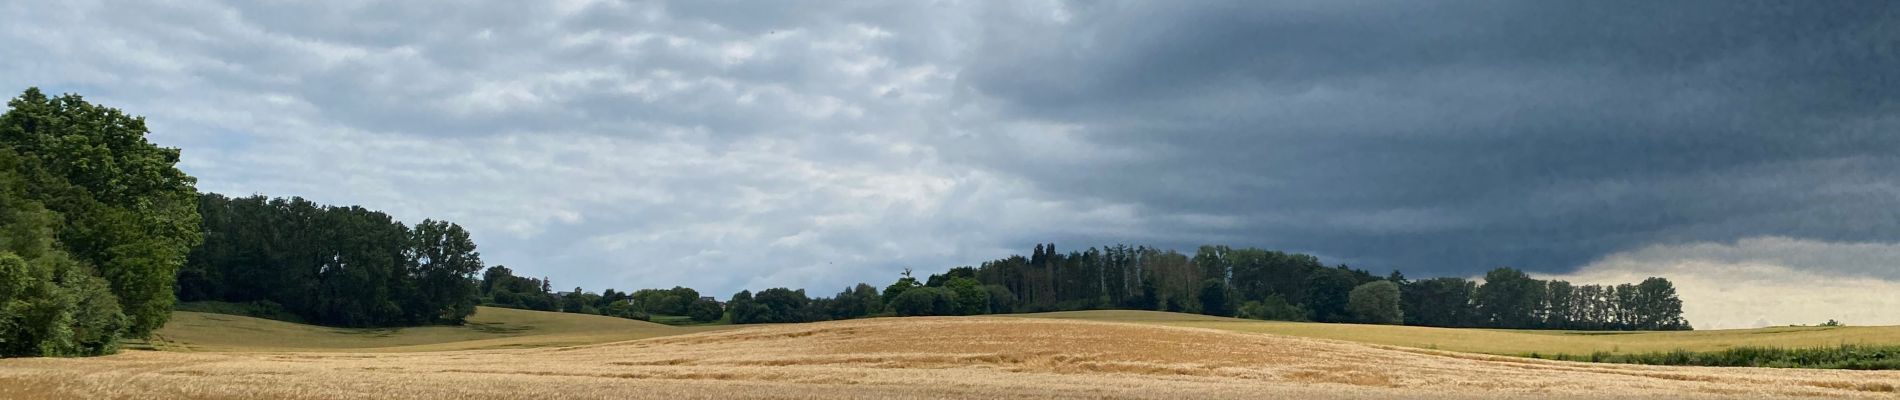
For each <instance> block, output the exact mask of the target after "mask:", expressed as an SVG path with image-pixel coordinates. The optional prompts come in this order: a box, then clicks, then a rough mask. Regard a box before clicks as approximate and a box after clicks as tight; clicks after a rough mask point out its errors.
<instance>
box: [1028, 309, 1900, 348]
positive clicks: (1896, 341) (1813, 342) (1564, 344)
mask: <svg viewBox="0 0 1900 400" xmlns="http://www.w3.org/2000/svg"><path fill="white" fill-rule="evenodd" d="M1015 316H1016V317H1024V318H1053V319H1077V320H1090V321H1114V322H1132V323H1142V324H1156V325H1168V326H1182V327H1195V328H1210V329H1219V330H1226V331H1235V332H1254V333H1270V334H1277V335H1288V336H1303V337H1312V338H1322V339H1336V340H1346V341H1354V342H1364V343H1374V344H1383V345H1393V346H1405V347H1417V348H1428V349H1440V350H1451V351H1461V352H1471V353H1486V354H1501V355H1528V354H1531V353H1538V354H1543V355H1550V354H1558V353H1565V354H1590V353H1594V352H1599V351H1601V352H1609V353H1613V354H1629V353H1652V352H1669V351H1675V350H1686V351H1693V352H1706V351H1719V350H1726V349H1729V348H1734V347H1780V348H1815V347H1838V346H1840V345H1843V344H1847V345H1875V346H1884V345H1900V326H1846V327H1770V328H1760V329H1725V330H1708V331H1675V332H1580V331H1541V330H1508V329H1459V328H1429V327H1418V326H1394V325H1358V324H1320V323H1310V322H1278V321H1256V320H1248V319H1237V318H1223V317H1211V316H1205V315H1195V314H1178V313H1167V312H1157V311H1126V310H1097V311H1070V312H1053V313H1039V314H1022V315H1015Z"/></svg>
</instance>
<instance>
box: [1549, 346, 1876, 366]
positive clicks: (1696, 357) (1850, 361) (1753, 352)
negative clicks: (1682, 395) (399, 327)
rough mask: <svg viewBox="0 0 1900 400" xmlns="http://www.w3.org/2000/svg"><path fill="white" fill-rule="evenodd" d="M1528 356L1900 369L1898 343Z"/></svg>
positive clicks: (1588, 360)
mask: <svg viewBox="0 0 1900 400" xmlns="http://www.w3.org/2000/svg"><path fill="white" fill-rule="evenodd" d="M1530 356H1531V357H1536V358H1549V359H1552V360H1565V361H1587V362H1604V363H1621V364H1646V365H1692V366H1705V367H1765V368H1826V369H1862V370H1891V369H1900V346H1868V345H1855V344H1843V345H1840V346H1838V347H1818V348H1781V347H1752V346H1750V347H1735V348H1730V349H1726V350H1721V351H1708V352H1692V351H1686V350H1676V351H1668V352H1650V353H1633V354H1618V353H1609V352H1596V353H1591V354H1587V355H1572V354H1556V355H1548V356H1547V355H1539V354H1531V355H1530Z"/></svg>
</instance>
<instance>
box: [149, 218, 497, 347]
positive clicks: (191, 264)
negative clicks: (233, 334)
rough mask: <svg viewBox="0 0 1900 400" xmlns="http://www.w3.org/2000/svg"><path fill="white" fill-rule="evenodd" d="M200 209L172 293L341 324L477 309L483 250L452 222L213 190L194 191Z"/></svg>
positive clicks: (438, 317)
mask: <svg viewBox="0 0 1900 400" xmlns="http://www.w3.org/2000/svg"><path fill="white" fill-rule="evenodd" d="M198 213H199V215H201V216H202V221H203V223H202V227H201V229H202V231H203V236H204V244H202V245H200V246H198V247H196V248H194V249H192V251H191V253H190V257H189V258H188V261H187V262H186V263H185V266H184V268H183V269H181V270H179V271H178V278H177V287H178V298H179V300H182V301H223V302H237V303H256V304H265V305H267V307H270V308H277V309H281V310H282V311H284V312H287V313H289V314H292V315H295V316H297V317H299V318H301V319H303V320H304V321H306V322H311V323H316V324H321V325H331V326H346V327H387V326H407V325H422V324H444V323H447V324H456V323H461V322H462V321H463V320H464V319H465V318H467V317H468V316H469V315H470V314H473V313H474V312H475V305H476V303H477V301H478V297H477V296H478V293H477V290H476V281H475V280H474V278H473V275H474V274H475V273H476V272H478V271H480V270H481V268H482V259H481V253H480V252H477V251H476V247H475V242H474V241H473V240H471V239H470V238H469V233H468V231H466V230H464V229H462V227H461V226H459V225H456V224H454V223H450V222H447V221H436V220H424V221H422V222H421V223H418V224H416V225H415V226H413V227H412V226H408V225H405V224H403V223H402V222H401V221H397V220H396V219H394V218H392V217H390V216H389V215H388V214H384V213H382V212H380V211H372V210H368V209H365V208H362V207H358V206H349V207H336V206H325V205H319V204H316V203H313V202H310V201H309V200H304V199H302V198H289V199H283V198H276V199H273V198H266V197H264V196H250V197H240V198H229V197H225V196H223V195H219V194H215V193H211V194H204V195H201V196H199V198H198Z"/></svg>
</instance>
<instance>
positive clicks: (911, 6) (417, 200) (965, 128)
mask: <svg viewBox="0 0 1900 400" xmlns="http://www.w3.org/2000/svg"><path fill="white" fill-rule="evenodd" d="M1889 4H1890V3H1882V2H1805V3H1792V2H1790V3H1764V2H1732V1H1725V2H1657V3H1647V2H1571V3H1555V2H1552V3H1549V4H1532V3H1529V2H1418V1H1402V2H1387V3H1360V2H1334V1H1314V2H1224V3H1222V2H1159V1H1150V2H1133V1H1130V2H1066V3H1065V2H1059V1H993V2H960V1H930V2H890V1H863V2H845V1H825V2H753V1H742V2H729V1H680V2H666V1H652V2H638V1H614V0H557V1H537V2H517V1H492V2H429V1H352V2H342V3H338V2H310V3H295V2H269V3H259V2H232V1H217V0H179V1H167V2H137V3H131V2H124V3H121V2H107V1H87V0H74V1H64V2H11V3H0V88H4V87H12V88H20V87H25V86H41V87H44V88H47V89H49V90H51V91H56V92H57V91H78V92H80V93H82V94H85V95H86V96H88V98H89V99H93V100H96V101H99V102H101V103H103V104H110V105H113V106H116V107H122V108H124V109H126V110H127V111H128V112H131V113H134V114H138V115H144V116H147V117H149V118H150V119H149V121H150V122H151V124H152V127H153V138H154V139H153V140H154V141H157V142H159V143H161V144H164V145H168V146H178V147H181V148H183V149H184V156H183V157H184V161H183V168H184V169H186V171H187V172H188V173H191V174H193V175H194V176H197V177H198V178H199V187H200V188H201V189H203V190H207V191H218V192H224V193H228V194H249V193H264V194H270V195H284V196H288V195H301V196H306V197H310V198H312V199H314V200H318V201H323V202H329V203H338V204H364V205H367V206H370V207H372V208H378V209H384V210H388V211H390V212H391V213H392V214H394V215H396V216H398V217H400V218H403V219H405V220H410V221H415V220H420V219H422V218H440V219H449V220H453V221H457V222H459V223H463V224H464V225H466V226H469V227H470V229H471V230H472V231H474V232H476V235H477V237H476V240H477V241H478V242H479V243H481V245H482V252H483V254H484V256H485V259H486V260H487V261H488V262H490V263H492V264H506V265H508V266H510V267H511V268H514V269H515V270H516V271H521V272H522V273H524V274H529V275H540V276H547V277H550V278H553V280H554V281H555V282H556V284H557V285H560V286H562V287H564V288H565V287H566V286H567V285H568V284H569V283H578V282H585V283H586V287H587V288H588V289H590V290H598V289H600V288H603V287H615V288H620V289H625V288H639V287H670V286H673V285H685V286H689V287H695V288H699V289H701V290H702V292H703V293H716V294H725V293H733V292H736V291H738V290H739V289H742V288H751V289H758V288H762V287H772V286H790V287H806V288H812V289H813V290H814V291H815V292H814V293H825V292H826V291H828V290H830V289H832V288H842V287H844V286H846V285H849V284H853V283H856V282H872V283H877V282H885V281H888V280H889V279H893V278H894V277H895V276H896V274H897V273H898V272H899V271H902V270H903V268H904V267H915V268H918V270H919V271H935V270H938V269H941V268H945V267H949V266H955V265H969V264H975V263H979V262H981V261H982V260H985V259H991V258H996V257H1002V256H1006V255H1008V254H1009V253H1011V252H1025V251H1027V246H1029V245H1030V244H1031V243H1035V242H1047V241H1055V242H1058V243H1059V245H1060V246H1061V248H1064V249H1074V250H1080V249H1083V248H1085V247H1087V246H1089V245H1097V244H1107V243H1117V242H1120V243H1129V244H1148V245H1160V246H1163V247H1172V248H1176V249H1181V250H1185V251H1192V249H1193V247H1194V246H1196V245H1200V244H1207V243H1225V244H1231V245H1241V246H1260V247H1267V248H1275V249H1285V250H1292V251H1306V252H1312V253H1316V254H1319V255H1321V256H1323V257H1325V258H1326V259H1327V260H1328V261H1332V262H1348V263H1351V264H1353V265H1355V266H1359V267H1365V268H1371V269H1375V270H1382V269H1385V268H1392V267H1399V268H1404V269H1405V270H1406V271H1408V272H1410V273H1411V274H1412V275H1414V276H1420V275H1442V274H1458V275H1462V274H1473V273H1476V272H1477V271H1479V270H1481V269H1483V268H1488V267H1493V266H1497V265H1516V266H1521V267H1526V268H1530V269H1532V270H1535V271H1539V272H1563V271H1565V270H1566V269H1570V268H1575V267H1578V266H1581V265H1584V264H1586V263H1588V262H1591V260H1608V261H1603V262H1598V263H1595V264H1592V265H1597V267H1594V268H1584V269H1579V270H1576V271H1571V272H1574V273H1577V274H1579V275H1577V276H1596V277H1600V278H1602V279H1607V280H1617V279H1623V278H1622V275H1620V274H1625V273H1628V274H1635V273H1638V272H1642V271H1671V270H1683V269H1681V268H1678V267H1679V266H1674V265H1672V264H1670V263H1673V262H1676V261H1678V260H1681V259H1707V260H1705V261H1708V262H1705V263H1704V264H1708V265H1715V267H1710V268H1713V269H1715V270H1718V271H1717V272H1720V271H1719V270H1723V268H1727V266H1730V265H1752V264H1773V265H1776V266H1777V268H1783V267H1785V268H1784V269H1786V270H1787V271H1792V272H1789V273H1790V274H1804V273H1807V274H1833V275H1840V276H1847V277H1875V278H1879V279H1883V281H1882V282H1885V281H1884V279H1888V278H1892V277H1893V276H1894V275H1892V274H1890V273H1885V274H1883V273H1877V271H1876V273H1870V272H1867V271H1868V270H1870V269H1877V267H1874V266H1871V265H1874V264H1876V263H1869V262H1865V261H1864V260H1881V259H1884V258H1883V257H1886V256H1887V255H1889V254H1888V253H1889V252H1890V250H1891V248H1893V247H1896V246H1900V245H1886V244H1882V243H1883V242H1896V241H1900V226H1897V225H1900V222H1896V221H1900V215H1895V213H1896V212H1897V211H1896V210H1900V207H1896V206H1895V205H1896V204H1900V201H1897V200H1896V199H1900V185H1897V184H1896V183H1895V180H1894V179H1893V178H1892V177H1893V176H1896V174H1897V173H1900V161H1896V157H1895V156H1894V154H1896V150H1900V143H1897V142H1900V139H1896V137H1897V136H1900V135H1896V134H1895V132H1900V116H1896V115H1900V113H1897V112H1896V111H1897V110H1896V107H1900V106H1897V105H1896V103H1895V102H1894V101H1893V98H1894V95H1895V93H1896V91H1900V88H1896V85H1900V82H1897V81H1896V79H1895V75H1894V72H1893V71H1895V70H1900V68H1895V66H1896V64H1900V63H1896V62H1895V57H1896V55H1897V54H1900V49H1896V44H1895V39H1894V38H1896V37H1900V32H1896V31H1895V30H1896V27H1895V23H1893V22H1889V21H1895V20H1900V15H1896V12H1895V11H1894V8H1896V7H1900V6H1893V5H1889ZM1764 236H1765V237H1774V238H1782V239H1775V240H1744V241H1733V239H1737V238H1752V237H1764ZM1709 241H1714V242H1716V243H1714V244H1707V243H1704V242H1709ZM1731 241H1733V244H1728V243H1729V242H1731ZM1683 243H1689V244H1683ZM1778 243H1796V244H1798V245H1784V244H1778ZM1855 243H1873V244H1869V245H1859V244H1855ZM1679 244H1681V245H1679ZM1643 249H1650V250H1643ZM1836 251H1843V252H1851V253H1854V254H1856V255H1853V256H1850V257H1847V258H1830V257H1821V256H1816V255H1815V254H1819V253H1826V252H1836ZM1763 252H1767V253H1777V254H1779V253H1784V252H1794V253H1802V254H1805V255H1798V256H1789V257H1758V256H1757V255H1758V254H1762V253H1763ZM1616 254H1623V255H1621V256H1612V255H1616ZM1604 257H1607V258H1604ZM1763 260H1766V261H1763ZM1854 260H1862V261H1854ZM1817 263H1818V264H1826V265H1813V264H1817ZM1671 268H1675V269H1671ZM1605 271H1609V272H1605ZM1629 271H1638V272H1629ZM1695 276H1699V277H1704V278H1706V279H1700V280H1698V281H1697V282H1698V283H1697V285H1698V286H1697V287H1700V288H1718V287H1722V286H1723V285H1727V284H1729V283H1730V282H1731V281H1733V280H1735V279H1740V278H1734V277H1735V276H1740V275H1734V274H1720V273H1715V272H1697V275H1695ZM1625 281H1626V280H1625ZM1685 287H1686V285H1685ZM1711 291H1713V290H1711ZM1685 293H1686V292H1685ZM1817 298H1819V297H1817ZM1693 301H1694V300H1693V299H1692V300H1691V302H1692V303H1693ZM1806 304H1807V305H1809V306H1812V305H1814V304H1825V303H1824V302H1809V303H1806ZM1867 309H1869V310H1877V309H1878V307H1874V306H1869V307H1867ZM1733 318H1734V319H1735V320H1748V321H1752V320H1755V319H1756V318H1754V317H1752V316H1746V315H1741V316H1733Z"/></svg>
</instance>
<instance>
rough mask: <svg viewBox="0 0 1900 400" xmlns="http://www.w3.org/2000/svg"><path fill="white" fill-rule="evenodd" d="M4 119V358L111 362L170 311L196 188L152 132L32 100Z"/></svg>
mask: <svg viewBox="0 0 1900 400" xmlns="http://www.w3.org/2000/svg"><path fill="white" fill-rule="evenodd" d="M7 107H8V109H7V111H6V113H5V114H0V356H79V355H97V354H106V353H111V352H114V351H116V350H117V348H118V345H119V340H120V339H121V338H125V337H132V338H138V337H146V336H148V335H150V333H151V332H152V330H154V329H157V328H158V327H159V326H162V325H164V324H165V321H166V320H167V319H168V318H169V317H170V315H171V309H172V302H173V297H172V279H173V275H174V273H175V272H176V271H177V270H178V268H179V266H180V265H182V264H183V263H184V261H185V254H186V252H187V251H189V250H190V249H191V248H192V247H193V246H195V245H197V244H198V242H199V236H200V235H199V233H198V229H197V226H198V213H197V211H196V209H195V208H194V207H193V204H192V197H193V196H194V195H195V193H197V189H196V188H195V185H196V182H197V181H196V180H195V179H193V178H192V177H191V176H189V175H186V174H185V173H184V172H183V171H180V170H178V168H177V164H178V156H179V154H178V149H172V148H163V147H159V146H157V145H154V144H152V143H151V142H150V141H147V140H146V138H145V135H146V134H147V133H148V130H147V129H146V126H145V120H144V119H143V118H140V117H135V116H130V115H126V114H125V113H123V112H121V111H119V110H118V109H114V108H110V107H104V106H99V105H94V104H91V103H88V102H86V101H85V99H83V98H81V97H80V96H78V95H73V94H67V95H62V96H57V97H49V96H46V95H45V94H43V93H41V92H40V91H39V89H27V90H26V92H25V93H23V94H21V95H20V96H19V97H16V98H14V99H12V100H10V101H8V102H7Z"/></svg>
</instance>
